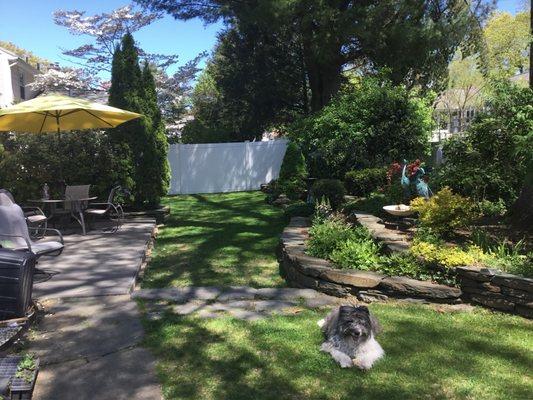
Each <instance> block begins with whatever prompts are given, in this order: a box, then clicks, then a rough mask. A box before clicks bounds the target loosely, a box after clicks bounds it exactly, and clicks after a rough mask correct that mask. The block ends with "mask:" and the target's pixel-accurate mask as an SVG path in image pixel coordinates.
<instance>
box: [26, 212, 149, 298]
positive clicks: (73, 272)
mask: <svg viewBox="0 0 533 400" xmlns="http://www.w3.org/2000/svg"><path fill="white" fill-rule="evenodd" d="M154 227H155V221H154V220H150V219H136V220H128V221H127V222H126V223H125V224H124V225H123V226H122V228H121V229H120V230H119V231H118V232H117V233H115V234H109V233H103V232H102V231H98V230H94V231H89V232H87V235H86V236H82V235H80V234H74V235H67V236H65V250H64V251H63V253H62V254H61V255H60V256H59V257H42V258H41V259H40V260H39V262H38V264H37V268H38V269H39V270H40V271H42V272H44V273H43V274H38V275H36V276H35V283H34V287H33V296H34V298H38V299H40V300H43V299H51V298H61V299H64V298H72V297H75V298H77V297H91V296H109V295H123V294H129V293H130V292H131V290H132V288H133V285H134V284H135V278H136V276H137V272H138V270H139V268H140V266H141V262H142V260H143V258H144V255H145V251H146V247H147V245H148V243H149V241H150V240H151V238H152V234H153V231H154Z"/></svg>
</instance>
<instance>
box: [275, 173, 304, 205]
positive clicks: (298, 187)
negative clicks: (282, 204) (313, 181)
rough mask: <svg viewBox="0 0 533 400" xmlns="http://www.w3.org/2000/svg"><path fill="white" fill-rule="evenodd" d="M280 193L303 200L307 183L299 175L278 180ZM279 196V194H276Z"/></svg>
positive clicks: (293, 198)
mask: <svg viewBox="0 0 533 400" xmlns="http://www.w3.org/2000/svg"><path fill="white" fill-rule="evenodd" d="M277 189H278V193H277V195H278V196H279V195H280V194H282V193H284V194H285V195H287V197H288V198H289V199H291V200H301V199H303V198H304V196H305V191H306V184H305V182H304V181H303V180H302V179H299V178H297V177H294V178H291V179H285V180H279V181H278V186H277ZM276 197H277V196H276Z"/></svg>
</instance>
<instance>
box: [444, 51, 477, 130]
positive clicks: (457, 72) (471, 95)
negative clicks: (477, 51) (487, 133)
mask: <svg viewBox="0 0 533 400" xmlns="http://www.w3.org/2000/svg"><path fill="white" fill-rule="evenodd" d="M448 71H449V72H448V87H447V89H446V90H445V91H443V92H442V93H441V94H440V95H439V97H438V99H437V101H436V107H437V108H444V109H446V110H447V112H448V116H449V118H450V119H451V118H452V114H453V113H455V112H457V113H458V114H459V115H458V121H459V132H462V131H463V126H464V124H465V123H466V111H467V110H468V109H471V108H474V109H479V108H481V107H482V106H483V104H484V96H483V93H482V91H483V88H484V86H485V78H484V76H483V74H482V73H481V71H480V70H479V68H478V57H477V56H476V55H471V56H468V57H464V56H463V53H462V52H461V51H460V50H459V51H458V52H457V53H456V55H455V57H454V59H453V60H452V62H451V63H450V65H449V66H448Z"/></svg>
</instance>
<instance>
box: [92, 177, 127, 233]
mask: <svg viewBox="0 0 533 400" xmlns="http://www.w3.org/2000/svg"><path fill="white" fill-rule="evenodd" d="M121 189H122V188H121V187H120V186H115V187H114V188H112V189H111V191H110V192H109V196H108V197H107V202H102V203H98V202H96V203H89V205H88V208H87V209H86V210H85V214H87V215H88V216H90V217H91V218H92V219H95V218H106V219H109V220H110V221H112V222H113V227H112V228H111V230H110V232H111V233H115V232H116V231H118V230H119V228H120V226H121V225H122V222H123V221H124V210H123V209H122V206H121V205H120V204H119V203H118V202H117V201H116V196H117V193H119V192H120V190H121Z"/></svg>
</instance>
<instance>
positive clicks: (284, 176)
mask: <svg viewBox="0 0 533 400" xmlns="http://www.w3.org/2000/svg"><path fill="white" fill-rule="evenodd" d="M306 177H307V169H306V166H305V160H304V157H303V155H302V152H301V151H300V149H299V148H298V146H297V145H296V144H295V143H292V142H289V144H288V145H287V150H286V151H285V155H284V156H283V162H282V164H281V169H280V171H279V178H278V180H277V185H276V187H275V189H276V190H275V191H273V192H272V197H274V198H275V197H277V196H279V195H280V194H282V193H284V194H286V195H287V197H288V198H289V199H291V200H301V199H303V197H304V196H305V193H306V190H307V185H306V183H305V178H306Z"/></svg>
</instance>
